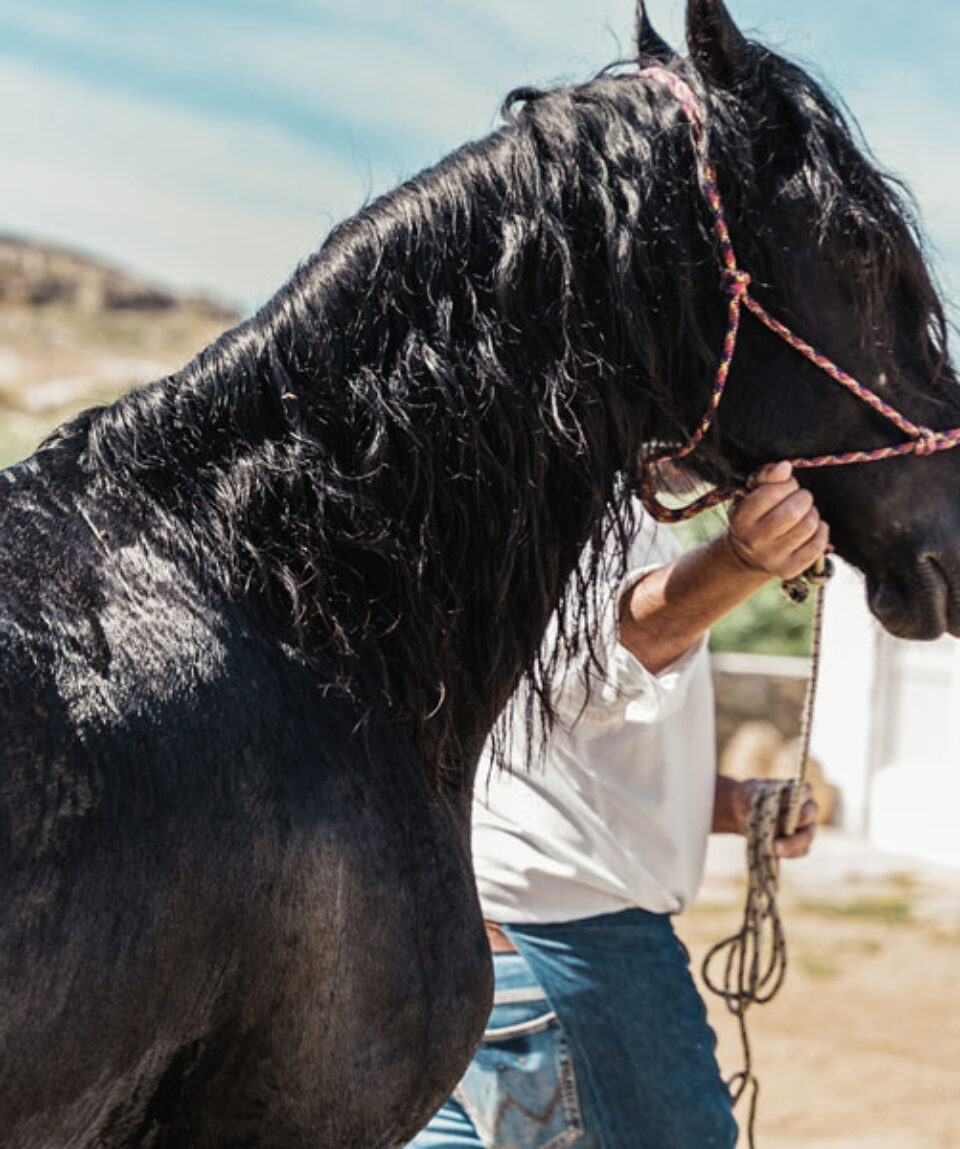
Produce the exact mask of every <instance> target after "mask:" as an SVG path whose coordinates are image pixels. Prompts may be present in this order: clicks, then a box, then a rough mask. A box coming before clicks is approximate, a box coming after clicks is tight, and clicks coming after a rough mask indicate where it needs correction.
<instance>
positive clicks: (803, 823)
mask: <svg viewBox="0 0 960 1149" xmlns="http://www.w3.org/2000/svg"><path fill="white" fill-rule="evenodd" d="M819 813H820V807H819V806H818V805H817V803H816V802H815V801H814V800H813V799H812V798H808V799H807V800H806V802H804V803H803V805H802V806H801V807H800V814H799V816H798V817H797V829H798V830H803V829H805V828H806V827H807V826H814V825H816V821H817V815H818V814H819Z"/></svg>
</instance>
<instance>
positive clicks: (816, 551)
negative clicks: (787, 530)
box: [777, 523, 830, 579]
mask: <svg viewBox="0 0 960 1149" xmlns="http://www.w3.org/2000/svg"><path fill="white" fill-rule="evenodd" d="M829 545H830V527H829V526H828V525H827V524H826V523H821V524H820V526H819V527H818V528H817V531H816V534H814V536H813V538H811V539H810V541H809V542H807V543H804V545H803V546H801V547H798V548H797V549H796V550H794V551H793V552H792V554H791V555H790V556H789V559H788V560H787V561H786V562H784V564H783V565H782V566H781V568H780V569H779V570H778V572H777V573H778V574H779V575H780V577H781V578H785V579H791V578H797V577H798V576H799V575H802V574H804V573H805V572H806V571H808V570H809V569H810V568H811V567H812V566H813V565H814V563H815V562H816V561H817V560H818V559H819V558H821V557H822V556H823V555H824V554H825V553H826V550H827V547H828V546H829Z"/></svg>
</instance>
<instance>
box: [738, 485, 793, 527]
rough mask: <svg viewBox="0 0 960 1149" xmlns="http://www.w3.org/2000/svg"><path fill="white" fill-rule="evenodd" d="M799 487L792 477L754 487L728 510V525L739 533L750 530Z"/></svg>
mask: <svg viewBox="0 0 960 1149" xmlns="http://www.w3.org/2000/svg"><path fill="white" fill-rule="evenodd" d="M800 489H801V488H800V484H799V483H798V482H797V480H796V479H794V478H790V479H787V480H785V481H784V482H778V483H763V484H762V485H761V486H758V487H755V488H754V489H753V490H752V491H749V492H748V493H747V494H746V495H744V496H743V498H742V499H740V501H739V502H738V503H736V505H735V506H734V507H733V508H732V510H731V511H730V525H731V526H733V527H735V529H736V530H737V531H739V532H741V533H743V532H747V531H750V530H751V529H752V528H753V526H754V525H755V524H756V523H759V522H760V520H761V519H762V518H764V516H765V515H767V514H768V513H769V512H770V511H772V510H773V509H774V508H775V507H778V506H779V505H780V504H781V503H783V502H784V501H785V500H786V499H788V498H790V496H791V495H794V494H796V493H797V492H798V491H799V490H800Z"/></svg>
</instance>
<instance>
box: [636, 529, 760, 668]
mask: <svg viewBox="0 0 960 1149" xmlns="http://www.w3.org/2000/svg"><path fill="white" fill-rule="evenodd" d="M770 577H771V576H770V575H769V574H768V573H767V572H766V571H762V570H755V569H752V568H750V567H749V566H747V565H746V564H745V563H744V562H743V560H742V559H740V558H739V557H738V556H737V554H736V553H735V551H734V549H733V548H732V547H731V546H730V543H729V539H728V537H727V535H726V533H725V532H724V533H723V534H721V535H718V536H717V537H716V538H714V539H711V540H710V541H709V542H706V543H704V544H703V545H702V546H699V547H697V548H696V549H695V550H692V551H688V552H687V553H686V554H684V555H682V556H681V557H680V558H678V559H677V560H676V562H673V563H670V564H669V565H667V566H665V567H661V568H660V569H658V570H655V571H651V573H650V574H648V575H647V576H646V577H645V578H642V579H641V580H640V581H639V582H638V583H636V584H635V585H634V586H633V587H631V588H630V590H629V591H628V592H627V593H626V594H624V596H623V598H622V600H621V603H620V642H621V644H622V645H623V646H625V647H626V648H627V650H629V651H630V653H631V654H633V655H634V657H635V658H637V659H638V660H639V661H640V662H642V663H643V665H644V666H645V667H646V668H647V669H648V670H649V671H650V672H651V673H653V674H658V673H659V672H660V671H661V670H664V669H666V667H668V666H669V665H670V664H671V663H672V662H675V661H676V660H677V659H678V658H679V657H680V656H681V655H682V654H684V653H685V652H686V651H687V650H689V649H690V647H691V646H693V644H694V643H695V642H696V641H697V640H698V639H699V638H700V636H701V635H702V634H703V633H704V632H705V631H707V630H709V629H710V627H711V626H712V625H713V624H714V623H715V622H718V621H719V620H720V619H721V618H723V616H724V615H726V614H728V613H729V612H730V611H731V610H733V609H734V607H737V606H739V605H740V604H741V603H742V602H745V601H746V600H747V599H748V598H750V596H751V595H752V594H755V593H756V591H758V590H759V589H760V588H761V587H762V586H763V585H764V584H765V583H766V582H768V581H769V579H770Z"/></svg>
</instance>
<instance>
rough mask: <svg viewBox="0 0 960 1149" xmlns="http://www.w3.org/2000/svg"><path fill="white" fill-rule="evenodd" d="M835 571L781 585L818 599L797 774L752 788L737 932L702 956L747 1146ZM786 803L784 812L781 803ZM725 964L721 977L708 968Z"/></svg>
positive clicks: (782, 946) (777, 972)
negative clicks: (782, 848) (726, 1027)
mask: <svg viewBox="0 0 960 1149" xmlns="http://www.w3.org/2000/svg"><path fill="white" fill-rule="evenodd" d="M832 574H833V564H832V563H831V561H830V560H829V559H828V558H824V559H822V560H821V561H820V562H819V563H817V564H816V566H814V567H812V568H811V569H810V570H809V571H808V572H807V573H806V574H805V575H802V576H801V577H800V578H798V579H790V580H788V581H786V582H784V584H783V589H784V591H785V593H786V595H787V597H788V598H789V599H790V600H791V601H792V602H796V603H803V602H806V600H807V599H808V597H809V595H810V593H811V591H812V592H813V594H814V596H815V606H814V617H813V638H812V642H811V648H810V677H809V678H808V680H807V689H806V695H805V697H804V702H803V711H802V715H801V722H800V752H799V755H798V758H797V768H796V774H795V776H794V778H792V779H779V778H777V779H770V780H768V781H767V780H765V781H761V782H760V783H759V784H758V785H757V787H756V790H755V792H754V795H753V801H752V802H751V805H750V817H749V820H748V823H747V898H746V903H745V905H744V910H743V922H742V924H741V926H740V929H739V930H738V931H737V932H736V933H735V934H732V935H731V936H730V937H728V938H725V939H724V940H723V941H722V942H718V943H717V944H716V945H715V946H713V948H712V949H711V950H710V951H709V952H708V953H707V956H706V957H705V958H704V960H703V966H702V970H701V976H702V977H703V982H704V985H706V987H707V989H709V990H710V991H711V992H712V993H715V994H716V995H717V996H718V997H721V998H723V1001H724V1002H725V1004H726V1006H727V1009H729V1010H730V1012H731V1013H732V1014H733V1015H734V1016H735V1017H736V1019H737V1025H738V1027H739V1030H740V1043H741V1046H742V1048H743V1068H742V1069H741V1070H739V1071H738V1072H737V1073H735V1074H734V1075H733V1076H732V1077H731V1078H730V1079H729V1080H728V1082H727V1086H728V1088H729V1090H730V1096H731V1099H732V1102H733V1105H734V1106H736V1104H737V1103H738V1102H739V1101H740V1098H741V1097H743V1095H744V1094H745V1093H747V1092H748V1091H749V1106H750V1107H749V1111H748V1115H747V1143H748V1145H749V1149H755V1146H756V1119H757V1098H758V1096H759V1094H760V1082H759V1080H758V1078H757V1075H756V1074H755V1073H754V1071H753V1053H752V1050H751V1046H750V1037H749V1034H748V1032H747V1009H748V1008H749V1007H750V1006H751V1005H763V1004H764V1003H765V1002H768V1001H771V1000H772V999H773V998H774V997H775V996H776V994H777V991H778V990H779V989H780V987H781V985H783V980H784V977H785V976H786V972H787V942H786V936H785V934H784V930H783V921H782V919H781V917H780V908H779V906H778V904H777V893H778V886H779V878H780V863H779V859H778V858H777V856H776V854H775V853H774V842H775V841H776V838H777V830H778V828H779V827H780V826H782V828H783V833H784V835H790V834H793V833H794V832H795V830H796V828H797V822H798V820H799V817H800V807H801V806H802V804H803V794H804V787H805V785H806V781H807V772H808V767H809V762H810V736H811V732H812V729H813V711H814V705H815V703H816V697H817V685H818V682H819V678H820V650H821V643H822V637H823V606H824V600H825V591H826V584H827V582H828V580H829V579H830V577H831V576H832ZM785 803H786V810H784V804H785ZM718 961H722V963H723V973H722V976H721V977H720V979H719V980H718V979H717V978H715V977H714V975H713V973H712V967H713V966H714V965H715V963H716V962H718Z"/></svg>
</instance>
